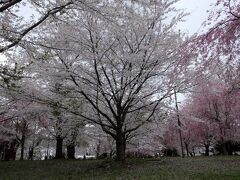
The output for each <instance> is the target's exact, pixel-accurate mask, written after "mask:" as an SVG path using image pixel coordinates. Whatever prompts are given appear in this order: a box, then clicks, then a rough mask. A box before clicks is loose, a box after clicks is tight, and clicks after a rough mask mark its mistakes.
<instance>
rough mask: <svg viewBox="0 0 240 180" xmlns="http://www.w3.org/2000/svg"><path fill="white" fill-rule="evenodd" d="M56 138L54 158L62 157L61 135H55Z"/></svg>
mask: <svg viewBox="0 0 240 180" xmlns="http://www.w3.org/2000/svg"><path fill="white" fill-rule="evenodd" d="M56 140H57V145H56V155H55V158H56V159H61V158H64V157H63V151H62V148H63V138H62V137H61V136H57V138H56Z"/></svg>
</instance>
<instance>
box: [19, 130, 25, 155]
mask: <svg viewBox="0 0 240 180" xmlns="http://www.w3.org/2000/svg"><path fill="white" fill-rule="evenodd" d="M25 139H26V136H25V129H23V131H22V137H21V141H20V145H21V156H20V160H23V159H24V158H23V156H24V146H25Z"/></svg>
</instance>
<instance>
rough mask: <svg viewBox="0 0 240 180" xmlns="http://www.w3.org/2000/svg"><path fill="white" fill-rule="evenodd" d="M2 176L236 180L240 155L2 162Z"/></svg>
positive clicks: (0, 172) (2, 177)
mask: <svg viewBox="0 0 240 180" xmlns="http://www.w3.org/2000/svg"><path fill="white" fill-rule="evenodd" d="M2 179H14V180H17V179H24V180H25V179H26V180H27V179H31V180H32V179H97V180H99V179H111V180H112V179H134V180H135V179H146V180H148V179H158V180H161V179H171V180H172V179H178V180H181V179H184V180H185V179H186V180H188V179H189V180H190V179H206V180H210V179H218V180H220V179H222V180H228V179H235V180H240V157H236V156H235V157H197V158H185V159H181V158H163V159H157V160H156V159H146V160H129V161H128V162H127V164H126V165H125V166H123V165H119V164H117V163H115V162H112V161H102V160H86V161H80V160H79V161H78V160H76V161H67V160H62V161H60V160H51V161H50V160H49V161H11V162H0V180H2Z"/></svg>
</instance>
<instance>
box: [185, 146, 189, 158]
mask: <svg viewBox="0 0 240 180" xmlns="http://www.w3.org/2000/svg"><path fill="white" fill-rule="evenodd" d="M185 147H186V152H187V156H189V148H188V144H187V143H185Z"/></svg>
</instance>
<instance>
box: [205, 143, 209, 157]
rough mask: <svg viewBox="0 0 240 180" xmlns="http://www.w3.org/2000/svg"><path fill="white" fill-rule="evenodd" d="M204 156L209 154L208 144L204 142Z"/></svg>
mask: <svg viewBox="0 0 240 180" xmlns="http://www.w3.org/2000/svg"><path fill="white" fill-rule="evenodd" d="M205 156H209V145H208V144H205Z"/></svg>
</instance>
